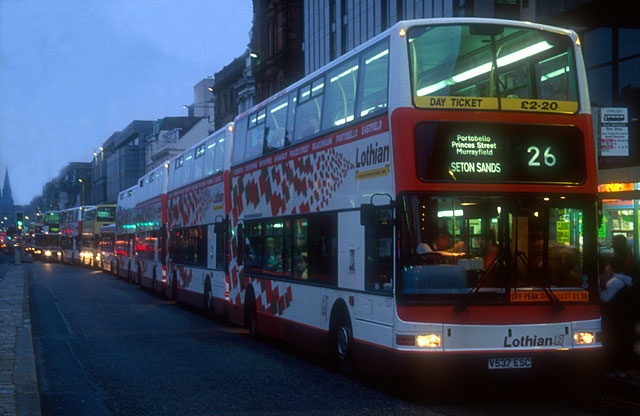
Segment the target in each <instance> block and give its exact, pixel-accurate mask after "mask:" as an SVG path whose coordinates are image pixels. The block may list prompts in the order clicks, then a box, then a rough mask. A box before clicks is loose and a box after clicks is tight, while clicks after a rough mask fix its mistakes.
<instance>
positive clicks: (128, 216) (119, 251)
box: [112, 184, 138, 279]
mask: <svg viewBox="0 0 640 416" xmlns="http://www.w3.org/2000/svg"><path fill="white" fill-rule="evenodd" d="M137 187H138V186H137V184H136V185H133V186H131V187H129V188H127V189H125V190H124V191H122V192H120V193H119V194H118V203H117V207H116V234H115V238H116V241H115V255H116V261H115V269H114V270H112V273H113V274H115V275H116V276H120V277H125V278H127V279H131V267H132V265H133V256H134V250H135V240H136V227H137V225H136V218H135V215H136V211H135V207H136V200H135V194H136V190H137Z"/></svg>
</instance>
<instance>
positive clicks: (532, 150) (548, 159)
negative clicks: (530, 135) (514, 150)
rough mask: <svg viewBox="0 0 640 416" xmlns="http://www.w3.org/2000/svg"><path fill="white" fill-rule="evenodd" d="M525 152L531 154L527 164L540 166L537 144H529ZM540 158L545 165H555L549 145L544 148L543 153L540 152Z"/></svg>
mask: <svg viewBox="0 0 640 416" xmlns="http://www.w3.org/2000/svg"><path fill="white" fill-rule="evenodd" d="M527 153H528V154H530V155H531V158H530V159H529V163H528V165H529V166H540V148H539V147H538V146H529V148H528V149H527ZM542 160H543V161H544V164H545V165H546V166H549V167H551V166H555V164H556V156H555V155H554V154H553V153H551V146H548V147H547V148H546V149H544V153H543V154H542Z"/></svg>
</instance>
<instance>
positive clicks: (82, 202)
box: [78, 178, 86, 205]
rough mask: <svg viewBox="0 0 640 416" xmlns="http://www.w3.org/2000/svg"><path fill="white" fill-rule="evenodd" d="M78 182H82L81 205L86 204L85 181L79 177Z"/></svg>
mask: <svg viewBox="0 0 640 416" xmlns="http://www.w3.org/2000/svg"><path fill="white" fill-rule="evenodd" d="M78 182H80V183H81V184H82V194H81V195H80V197H81V201H80V205H85V203H86V201H85V200H84V182H83V181H82V179H81V178H78Z"/></svg>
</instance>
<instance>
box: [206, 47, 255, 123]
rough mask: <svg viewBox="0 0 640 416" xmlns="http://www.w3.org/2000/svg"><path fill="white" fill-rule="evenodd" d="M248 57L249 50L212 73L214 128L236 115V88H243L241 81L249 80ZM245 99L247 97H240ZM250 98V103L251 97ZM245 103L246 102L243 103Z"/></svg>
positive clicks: (230, 120) (228, 121) (229, 120)
mask: <svg viewBox="0 0 640 416" xmlns="http://www.w3.org/2000/svg"><path fill="white" fill-rule="evenodd" d="M249 57H250V52H249V50H246V51H245V52H244V53H243V54H242V55H240V56H239V57H237V58H236V59H234V60H233V61H231V63H230V64H229V65H227V66H225V67H224V68H222V69H221V70H220V71H218V72H216V73H215V75H214V79H215V82H214V85H213V91H212V93H213V95H214V99H215V103H216V104H215V107H216V111H215V129H216V130H218V129H220V128H222V127H223V126H224V125H225V124H227V123H230V122H232V121H233V119H234V118H235V117H236V116H237V115H238V88H243V81H245V80H246V81H250V80H249V79H248V77H250V76H251V75H250V73H247V71H246V68H247V63H248V62H250V60H248V59H247V58H249ZM242 98H243V100H245V102H246V100H247V97H246V96H244V97H242ZM249 98H251V104H252V103H253V99H252V97H249ZM245 105H246V104H245Z"/></svg>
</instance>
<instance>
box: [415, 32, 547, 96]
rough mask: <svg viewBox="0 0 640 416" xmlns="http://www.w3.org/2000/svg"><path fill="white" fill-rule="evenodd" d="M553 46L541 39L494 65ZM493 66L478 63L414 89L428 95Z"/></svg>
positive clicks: (489, 69) (480, 73) (531, 54)
mask: <svg viewBox="0 0 640 416" xmlns="http://www.w3.org/2000/svg"><path fill="white" fill-rule="evenodd" d="M552 47H553V46H551V44H549V43H548V42H547V41H542V42H538V43H536V44H533V45H531V46H527V47H526V48H524V49H520V50H519V51H516V52H513V53H510V54H509V55H507V56H503V57H502V58H498V59H497V60H496V66H497V67H498V68H500V67H503V66H507V65H509V64H512V63H514V62H518V61H521V60H523V59H526V58H528V57H530V56H533V55H536V54H539V53H541V52H544V51H546V50H547V49H550V48H552ZM492 67H493V63H492V62H487V63H484V64H482V65H478V66H477V67H475V68H471V69H469V70H467V71H464V72H461V73H459V74H457V75H453V76H452V77H451V78H448V79H444V80H442V81H439V82H437V83H435V84H433V85H430V86H428V87H424V88H421V89H419V90H418V91H416V95H418V96H424V95H429V94H431V93H432V92H435V91H438V90H441V89H443V88H445V87H448V86H449V85H454V84H458V83H460V82H463V81H466V80H468V79H471V78H475V77H477V76H480V75H482V74H486V73H487V72H489V71H491V68H492Z"/></svg>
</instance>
